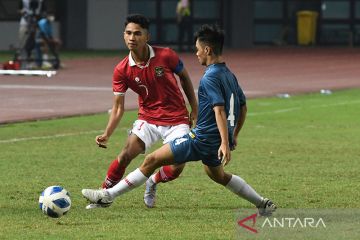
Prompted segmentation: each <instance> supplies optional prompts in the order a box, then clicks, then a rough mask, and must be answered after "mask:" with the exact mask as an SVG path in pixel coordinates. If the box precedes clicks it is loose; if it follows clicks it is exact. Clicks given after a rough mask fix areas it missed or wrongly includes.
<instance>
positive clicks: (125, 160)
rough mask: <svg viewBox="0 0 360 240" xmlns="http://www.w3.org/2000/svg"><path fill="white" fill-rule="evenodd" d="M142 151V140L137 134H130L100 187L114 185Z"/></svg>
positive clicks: (143, 148)
mask: <svg viewBox="0 0 360 240" xmlns="http://www.w3.org/2000/svg"><path fill="white" fill-rule="evenodd" d="M144 151H145V144H144V142H143V141H142V140H141V139H140V138H139V137H138V136H137V135H135V134H131V135H130V136H129V137H128V139H127V141H126V143H125V147H124V148H123V149H122V151H121V153H120V154H119V156H118V157H117V158H116V159H115V160H113V161H112V163H111V164H110V166H109V169H108V171H107V174H106V178H105V181H104V182H103V184H102V187H103V188H111V187H113V186H115V185H116V184H117V183H118V182H119V181H120V180H121V178H122V177H123V175H124V173H125V170H126V167H127V166H128V165H129V164H130V162H131V161H132V160H133V159H134V158H136V157H137V156H138V155H139V154H140V153H143V152H144Z"/></svg>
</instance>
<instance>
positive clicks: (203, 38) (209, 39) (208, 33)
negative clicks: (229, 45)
mask: <svg viewBox="0 0 360 240" xmlns="http://www.w3.org/2000/svg"><path fill="white" fill-rule="evenodd" d="M224 38H225V34H224V31H223V30H222V29H220V27H219V26H218V25H207V24H205V25H202V26H201V27H200V29H199V30H198V31H197V32H196V33H195V39H194V40H195V42H196V40H199V41H200V42H203V43H205V44H206V45H209V46H210V47H211V49H212V50H213V52H214V54H215V55H221V54H222V50H223V45H224Z"/></svg>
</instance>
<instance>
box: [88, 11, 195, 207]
mask: <svg viewBox="0 0 360 240" xmlns="http://www.w3.org/2000/svg"><path fill="white" fill-rule="evenodd" d="M149 37H150V35H149V21H148V19H147V18H146V17H144V16H143V15H139V14H134V15H129V16H128V17H127V18H126V22H125V31H124V40H125V44H126V46H127V47H128V49H129V50H130V53H129V55H128V56H127V57H125V58H124V59H123V60H122V61H120V63H119V64H118V65H117V66H116V67H115V69H114V74H113V92H114V95H115V96H114V100H113V107H112V110H111V115H110V118H109V121H108V124H107V127H106V129H105V131H104V133H103V134H102V135H99V136H97V137H96V139H95V141H96V143H97V144H98V145H99V146H100V147H106V143H107V142H108V140H109V138H110V136H111V135H112V134H113V132H114V130H115V129H116V127H117V125H118V124H119V122H120V120H121V118H122V116H123V114H124V102H125V92H126V91H127V89H129V88H130V89H131V90H133V91H134V92H135V93H137V94H138V95H139V97H138V101H139V112H138V119H137V120H136V121H135V123H134V125H133V128H132V130H131V133H130V135H129V136H128V138H127V141H126V143H125V147H124V148H123V149H122V151H121V152H120V154H119V155H118V157H117V158H116V159H115V160H114V161H113V162H112V163H111V164H110V166H109V169H108V172H107V175H106V178H105V181H104V182H103V184H102V187H103V188H111V187H113V186H114V185H116V184H117V183H118V182H119V181H120V180H121V178H122V177H123V175H124V172H125V169H126V167H127V166H128V165H129V163H130V162H131V160H132V159H134V158H135V157H136V156H138V155H139V154H140V153H144V152H145V151H146V150H148V149H149V148H150V147H151V145H153V144H154V143H155V142H157V141H158V140H160V139H162V140H163V143H164V144H165V143H168V142H169V141H171V140H173V139H175V138H178V137H180V136H183V135H184V134H186V133H188V132H189V131H190V126H191V125H192V124H195V122H196V118H197V102H196V97H195V93H194V88H193V85H192V82H191V80H190V77H189V74H188V72H187V71H186V69H185V68H184V66H183V63H182V61H181V60H180V59H179V57H178V55H177V54H176V53H175V52H174V51H173V50H171V49H169V48H161V47H153V46H150V45H148V44H147V42H148V41H149ZM174 74H176V75H178V77H179V79H180V83H181V86H182V89H183V90H184V93H185V95H186V97H187V99H188V101H189V103H190V106H191V113H190V114H189V113H188V111H187V109H186V105H185V100H184V98H183V95H182V93H181V91H180V88H179V86H178V83H177V80H176V78H175V75H174ZM184 166H185V164H181V165H176V166H175V165H169V166H164V167H161V168H160V170H159V172H157V173H155V174H154V175H152V176H151V177H150V178H149V180H148V181H147V182H146V190H145V195H144V202H145V204H146V206H148V207H153V206H154V204H155V193H156V184H157V183H159V182H167V181H171V180H174V179H176V178H177V177H178V176H179V174H180V173H181V172H182V170H183V168H184ZM110 204H111V203H107V204H97V203H92V204H90V205H88V206H87V207H86V208H87V209H91V208H97V207H108V206H109V205H110Z"/></svg>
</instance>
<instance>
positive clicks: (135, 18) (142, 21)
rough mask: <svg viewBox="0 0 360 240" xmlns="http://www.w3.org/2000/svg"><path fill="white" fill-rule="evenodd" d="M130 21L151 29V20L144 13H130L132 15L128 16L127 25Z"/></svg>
mask: <svg viewBox="0 0 360 240" xmlns="http://www.w3.org/2000/svg"><path fill="white" fill-rule="evenodd" d="M129 23H136V24H139V25H140V27H142V28H144V29H146V30H149V25H150V21H149V19H147V18H146V17H145V16H144V15H141V14H130V15H128V16H127V17H126V21H125V27H126V26H127V25H128V24H129Z"/></svg>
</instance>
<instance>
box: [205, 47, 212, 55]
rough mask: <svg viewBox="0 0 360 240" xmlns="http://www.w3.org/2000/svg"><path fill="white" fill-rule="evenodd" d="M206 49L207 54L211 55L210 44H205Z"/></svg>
mask: <svg viewBox="0 0 360 240" xmlns="http://www.w3.org/2000/svg"><path fill="white" fill-rule="evenodd" d="M204 51H205V54H206V55H207V56H209V55H211V48H210V47H209V46H205V48H204Z"/></svg>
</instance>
